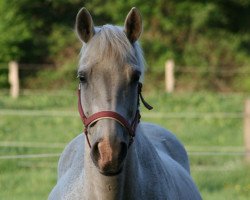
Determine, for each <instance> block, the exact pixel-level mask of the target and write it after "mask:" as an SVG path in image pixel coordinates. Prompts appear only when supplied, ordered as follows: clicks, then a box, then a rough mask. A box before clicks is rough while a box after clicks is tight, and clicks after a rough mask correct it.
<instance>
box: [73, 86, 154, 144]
mask: <svg viewBox="0 0 250 200" xmlns="http://www.w3.org/2000/svg"><path fill="white" fill-rule="evenodd" d="M141 90H142V83H138V99H137V110H136V113H135V117H134V120H133V121H132V123H131V124H130V123H129V122H128V121H127V120H126V119H125V118H124V117H123V116H122V115H120V114H119V113H117V112H114V111H100V112H97V113H94V114H92V115H90V116H89V117H86V115H85V114H84V111H83V107H82V103H81V84H79V88H78V111H79V114H80V116H81V119H82V122H83V124H84V127H85V128H84V133H85V135H86V139H87V142H88V145H89V147H90V148H91V144H90V141H89V138H88V127H89V126H91V124H94V123H95V122H97V121H99V120H102V119H112V120H115V121H116V122H118V123H119V124H120V125H121V126H123V127H124V128H125V129H126V130H127V132H128V134H129V136H130V139H129V146H130V145H131V144H132V142H133V138H134V137H135V132H136V127H137V125H138V124H139V123H140V118H141V115H140V110H139V106H140V99H141V101H142V103H143V105H144V106H145V107H146V108H147V109H148V110H151V109H153V107H152V106H150V105H149V104H148V103H147V102H146V101H145V100H144V98H143V97H142V94H141Z"/></svg>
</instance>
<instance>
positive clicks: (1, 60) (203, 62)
mask: <svg viewBox="0 0 250 200" xmlns="http://www.w3.org/2000/svg"><path fill="white" fill-rule="evenodd" d="M83 6H85V7H86V8H87V9H88V10H89V11H90V13H91V14H92V17H93V20H94V23H95V25H97V26H98V25H103V24H106V23H110V24H116V25H121V26H122V25H123V23H124V20H125V17H126V15H127V13H128V12H129V10H130V9H131V7H134V6H136V7H137V8H138V9H139V10H140V11H141V14H142V17H143V25H144V32H143V34H142V36H141V38H140V43H141V46H142V48H143V50H144V56H145V60H146V62H147V71H146V76H145V81H144V91H143V93H144V96H145V97H146V99H147V100H148V102H149V103H151V104H152V105H153V106H154V110H153V111H151V112H148V111H146V110H142V111H143V112H142V116H143V120H144V121H151V122H154V123H157V124H159V125H161V126H163V127H165V128H167V129H168V130H170V131H172V132H173V133H174V134H176V136H177V137H178V138H179V139H180V140H181V141H182V142H183V144H184V145H185V147H186V149H187V151H188V154H189V156H190V164H191V173H192V176H193V178H194V180H195V182H196V183H197V186H198V188H199V190H200V191H201V194H202V196H203V198H204V199H209V200H210V199H216V200H219V199H223V200H224V199H240V200H244V199H249V197H250V170H249V166H250V165H249V163H250V162H249V161H250V154H249V153H250V142H249V141H250V127H249V126H250V105H249V104H250V102H249V101H250V100H248V99H250V64H249V63H250V62H249V61H250V56H249V55H250V1H249V0H207V1H204V0H155V1H143V0H126V1H125V0H91V1H90V0H86V1H80V0H60V1H55V0H54V1H53V0H37V1H33V0H19V1H18V0H8V1H7V0H0V199H5V200H8V199H9V200H11V199H15V200H16V199H18V200H21V199H46V198H47V196H48V194H49V192H50V190H51V189H52V187H53V186H54V185H55V183H56V178H57V162H58V158H59V155H60V153H61V152H62V150H63V148H64V147H65V145H66V144H67V143H69V142H70V141H71V140H72V139H73V138H74V137H75V136H77V135H78V134H80V133H81V130H82V123H81V120H80V118H79V116H78V113H77V97H76V88H77V86H78V80H77V78H76V71H77V65H78V59H79V51H80V48H81V44H80V42H79V41H78V39H77V37H76V34H75V32H74V23H75V17H76V14H77V12H78V10H79V9H80V8H81V7H83ZM142 109H143V108H142Z"/></svg>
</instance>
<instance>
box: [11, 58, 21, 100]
mask: <svg viewBox="0 0 250 200" xmlns="http://www.w3.org/2000/svg"><path fill="white" fill-rule="evenodd" d="M9 83H10V95H11V97H13V98H17V97H18V96H19V73H18V63H17V62H15V61H11V62H9Z"/></svg>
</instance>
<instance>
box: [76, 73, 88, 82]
mask: <svg viewBox="0 0 250 200" xmlns="http://www.w3.org/2000/svg"><path fill="white" fill-rule="evenodd" d="M77 78H79V80H80V82H81V83H85V82H86V81H87V79H86V76H85V75H83V74H79V75H78V76H77Z"/></svg>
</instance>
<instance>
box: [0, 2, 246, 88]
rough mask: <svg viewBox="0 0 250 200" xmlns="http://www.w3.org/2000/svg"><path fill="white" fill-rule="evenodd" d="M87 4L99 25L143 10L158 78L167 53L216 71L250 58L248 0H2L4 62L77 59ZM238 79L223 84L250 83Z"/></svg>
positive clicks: (145, 39)
mask: <svg viewBox="0 0 250 200" xmlns="http://www.w3.org/2000/svg"><path fill="white" fill-rule="evenodd" d="M82 6H85V7H87V8H88V9H89V10H90V12H91V14H92V15H93V19H94V23H95V24H96V25H102V24H105V23H112V24H119V25H123V23H124V19H125V16H126V14H127V13H128V11H129V10H130V9H131V7H134V6H136V7H138V8H139V9H140V11H141V13H142V16H143V22H144V34H143V35H142V38H141V43H142V46H143V49H144V51H145V57H146V60H147V62H148V66H149V72H150V73H151V75H152V76H153V77H154V79H155V80H157V79H158V78H159V76H160V75H161V76H162V74H163V72H164V67H163V66H164V63H165V61H166V59H168V58H172V59H174V60H175V62H176V64H177V65H178V66H181V68H183V66H194V67H196V68H197V69H200V68H206V69H207V68H208V69H213V70H215V71H220V70H228V71H232V70H238V69H241V68H242V67H243V66H247V65H248V63H249V61H250V58H249V53H250V46H249V44H250V36H249V35H250V34H249V32H250V28H249V24H250V15H249V13H250V2H249V1H248V0H240V1H236V0H220V1H217V0H209V1H204V0H189V1H184V0H178V1H176V0H168V1H166V0H156V1H142V0H126V1H125V0H115V1H114V0H92V1H90V0H86V1H84V2H82V1H81V0H73V1H72V0H71V1H70V0H62V1H50V0H45V1H32V0H22V1H17V0H8V1H7V0H1V1H0V33H1V34H0V49H1V52H0V62H9V61H10V60H13V59H14V60H18V61H20V62H25V63H48V62H49V63H51V62H52V63H57V64H58V63H59V64H60V65H61V64H62V63H63V62H67V63H68V62H69V61H68V60H71V59H72V58H73V57H74V58H76V57H77V54H78V53H77V52H78V51H79V44H80V43H78V42H77V39H76V36H75V33H74V31H73V29H74V22H75V16H76V13H77V11H78V10H79V9H80V8H81V7H82ZM220 79H221V76H220V75H219V74H218V73H217V74H214V75H212V76H210V77H209V79H207V80H205V79H204V78H200V79H199V80H198V81H199V82H201V84H200V86H201V87H205V88H214V89H216V90H220V89H221V87H222V86H221V83H220ZM235 79H236V77H234V76H231V77H227V78H225V80H224V83H223V84H224V85H226V86H227V87H231V88H233V89H234V88H237V89H238V90H245V88H249V87H250V85H249V82H248V80H247V78H243V79H244V80H243V81H242V83H243V84H244V86H242V88H241V87H240V86H239V84H238V83H239V81H236V80H235ZM183 80H185V79H183ZM235 84H236V85H235ZM226 86H223V87H226Z"/></svg>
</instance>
